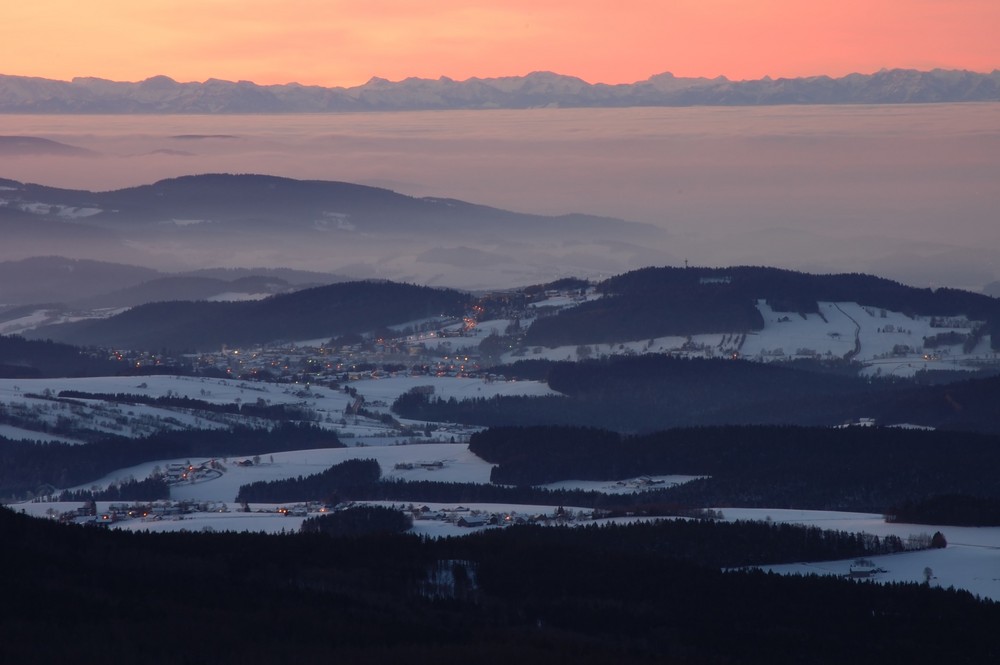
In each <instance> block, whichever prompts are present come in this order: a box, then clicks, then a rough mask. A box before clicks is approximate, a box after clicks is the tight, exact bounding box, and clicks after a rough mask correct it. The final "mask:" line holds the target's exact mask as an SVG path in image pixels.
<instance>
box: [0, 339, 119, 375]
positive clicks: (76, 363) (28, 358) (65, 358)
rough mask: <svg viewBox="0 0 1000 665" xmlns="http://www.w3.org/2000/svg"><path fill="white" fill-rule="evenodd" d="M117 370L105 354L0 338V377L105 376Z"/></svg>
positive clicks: (62, 345)
mask: <svg viewBox="0 0 1000 665" xmlns="http://www.w3.org/2000/svg"><path fill="white" fill-rule="evenodd" d="M119 369H120V365H119V364H118V363H114V362H112V361H110V360H108V358H107V354H101V353H99V352H97V351H93V350H86V349H81V348H78V347H75V346H70V345H68V344H57V343H55V342H53V341H51V340H46V341H29V340H26V339H25V338H23V337H20V336H18V335H0V377H2V378H10V379H36V378H44V377H57V376H74V377H75V376H107V375H109V374H110V375H113V374H115V373H116V372H117V371H118V370H119Z"/></svg>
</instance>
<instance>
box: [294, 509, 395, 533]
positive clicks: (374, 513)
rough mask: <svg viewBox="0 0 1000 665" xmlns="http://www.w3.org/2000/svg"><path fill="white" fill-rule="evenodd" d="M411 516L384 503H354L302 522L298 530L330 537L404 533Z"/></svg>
mask: <svg viewBox="0 0 1000 665" xmlns="http://www.w3.org/2000/svg"><path fill="white" fill-rule="evenodd" d="M411 526H413V519H412V518H411V517H410V516H409V515H406V514H404V513H403V512H401V511H399V510H393V509H392V508H386V507H384V506H355V507H352V508H347V509H345V510H338V511H337V512H334V513H330V514H328V515H320V516H319V517H310V518H308V519H307V520H305V521H304V522H302V528H301V530H302V533H324V534H327V535H329V536H334V537H343V536H348V537H356V536H372V535H391V534H395V533H405V532H406V531H408V530H409V529H410V527H411Z"/></svg>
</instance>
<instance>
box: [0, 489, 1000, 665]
mask: <svg viewBox="0 0 1000 665" xmlns="http://www.w3.org/2000/svg"><path fill="white" fill-rule="evenodd" d="M678 529H679V530H678ZM787 529H788V536H787V537H786V536H785V535H783V533H782V530H781V529H776V528H775V527H768V526H766V525H725V524H710V523H708V524H701V523H696V524H693V525H692V524H685V523H664V524H663V525H646V526H642V527H615V528H609V529H606V530H602V529H569V528H539V527H525V528H517V527H511V528H508V529H502V530H493V531H490V532H485V533H481V534H477V535H474V536H470V537H465V538H461V539H444V540H438V541H429V540H421V539H419V538H416V537H413V536H406V535H393V536H370V537H351V538H334V537H330V536H329V535H326V534H315V533H312V534H299V535H286V536H266V535H261V534H234V533H226V534H203V533H198V534H195V533H174V534H148V533H130V532H122V531H107V530H104V529H100V528H84V527H72V526H65V525H60V524H56V523H54V522H49V521H44V520H37V519H32V518H27V517H24V516H22V515H16V514H14V513H13V512H11V511H9V510H6V509H3V510H0V539H2V542H4V543H5V546H4V547H3V548H0V566H2V569H3V570H4V571H7V575H6V576H5V581H4V587H3V588H4V602H3V603H0V661H2V662H5V663H56V662H69V663H74V664H77V665H89V664H90V663H100V664H101V665H107V664H109V663H148V664H151V665H159V664H166V663H178V662H191V663H201V662H205V663H213V664H217V665H229V664H237V663H238V664H240V665H256V664H262V663H275V662H297V663H330V662H350V663H361V664H367V665H380V664H383V663H386V664H389V663H391V664H392V665H398V663H400V662H406V663H418V664H427V665H429V664H431V663H434V664H435V665H448V664H452V663H454V664H456V665H457V664H458V663H469V662H475V663H482V664H484V665H490V664H493V663H511V662H517V663H522V664H524V665H534V664H536V663H537V664H542V663H544V664H546V665H549V664H551V663H552V662H556V661H560V662H574V663H581V664H583V665H589V664H591V663H611V662H613V663H654V662H656V663H662V662H669V663H737V662H738V663H751V664H755V663H762V664H763V663H766V664H767V665H776V664H784V663H803V662H807V663H821V664H825V663H830V664H833V663H844V662H851V663H859V664H864V665H866V664H868V663H872V664H878V665H884V664H885V663H888V662H913V663H918V662H949V663H977V664H978V663H988V662H995V661H996V660H997V657H998V656H1000V650H998V649H1000V647H998V645H997V641H996V639H995V630H994V629H995V627H996V626H997V625H998V624H1000V606H998V605H996V604H995V603H991V602H984V601H979V600H977V599H975V598H974V597H973V596H972V595H971V594H968V593H965V592H957V591H953V590H952V591H949V590H944V589H940V588H929V587H926V586H923V585H916V584H906V585H901V584H889V585H885V586H882V585H876V584H871V583H856V582H851V581H846V580H840V579H835V578H826V577H781V576H776V575H768V574H763V573H760V572H720V570H719V568H718V567H716V566H717V564H716V563H714V562H712V563H709V562H707V561H704V562H703V561H702V560H701V556H702V555H701V553H702V552H707V553H716V552H719V551H720V550H722V551H727V552H728V556H729V560H730V561H738V560H740V559H741V555H742V560H744V561H746V560H752V559H754V558H757V557H756V555H755V554H754V552H756V551H759V550H760V549H761V547H760V543H762V542H764V543H767V542H777V541H788V542H791V541H798V542H800V543H803V545H797V546H796V547H798V548H799V549H800V550H801V551H803V552H809V554H808V556H812V555H813V553H814V552H813V551H812V549H811V547H813V546H816V547H820V548H824V549H825V548H827V547H832V548H833V549H834V550H837V549H838V548H840V547H841V546H845V547H846V549H852V550H853V551H857V550H856V547H855V545H848V543H847V542H846V541H843V540H842V539H841V538H840V537H839V536H836V535H834V536H823V537H819V536H816V535H814V532H813V531H802V530H800V529H798V528H796V527H787ZM743 534H745V535H743ZM702 538H703V539H704V542H703V543H700V544H699V543H698V541H699V539H702ZM715 541H719V542H724V543H725V545H724V546H722V547H720V546H719V544H718V542H715ZM810 543H812V545H810ZM678 546H681V547H687V551H684V552H681V553H680V554H675V552H674V550H675V549H676V548H677V547H678ZM803 547H804V549H803ZM769 549H771V546H770V545H765V546H764V547H763V550H765V551H766V550H769ZM775 549H777V548H775Z"/></svg>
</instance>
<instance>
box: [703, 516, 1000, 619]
mask: <svg viewBox="0 0 1000 665" xmlns="http://www.w3.org/2000/svg"><path fill="white" fill-rule="evenodd" d="M720 510H721V511H722V514H723V516H724V517H725V519H727V520H766V519H768V518H769V519H771V520H773V521H775V522H787V523H790V524H804V525H810V526H818V527H820V528H822V529H832V530H835V531H848V532H851V533H870V534H873V535H876V536H879V537H880V538H881V537H884V536H887V535H890V534H891V535H895V536H899V537H900V538H902V539H903V540H906V539H907V538H908V537H909V536H911V535H917V536H919V535H921V534H928V535H930V534H933V533H934V532H935V531H940V532H941V533H942V534H943V535H944V537H945V539H946V540H947V541H948V546H947V547H946V548H944V549H938V550H923V551H919V552H904V553H902V554H890V555H884V556H875V557H869V558H870V559H871V561H872V562H874V563H875V565H876V566H877V567H879V568H882V569H884V570H885V571H886V572H884V573H878V574H877V575H875V577H874V578H872V579H874V580H875V581H877V582H883V583H886V582H919V583H922V582H924V579H925V577H924V569H925V568H930V569H931V571H932V574H933V577H932V578H931V581H930V582H931V584H932V585H935V586H941V587H945V588H947V587H952V586H953V587H955V588H956V589H965V590H967V591H970V592H972V593H974V594H977V595H979V596H982V597H983V598H990V599H992V600H998V601H1000V527H978V528H977V527H956V526H933V525H927V524H891V523H887V522H886V521H885V520H884V519H882V516H881V515H871V514H867V513H838V512H827V511H819V510H771V509H765V508H721V509H720ZM852 563H853V560H844V561H823V562H819V563H807V562H803V563H795V564H786V565H780V566H766V567H765V569H766V570H771V571H774V572H777V573H782V574H795V575H810V574H814V575H846V574H847V573H848V572H849V571H850V568H851V564H852Z"/></svg>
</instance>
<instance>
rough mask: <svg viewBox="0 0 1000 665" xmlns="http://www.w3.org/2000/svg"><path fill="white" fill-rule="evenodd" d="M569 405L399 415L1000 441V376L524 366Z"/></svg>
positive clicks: (613, 364) (547, 402)
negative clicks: (976, 436)
mask: <svg viewBox="0 0 1000 665" xmlns="http://www.w3.org/2000/svg"><path fill="white" fill-rule="evenodd" d="M511 369H512V370H513V371H514V372H515V373H516V374H515V375H519V376H526V377H527V376H533V377H535V378H544V379H545V380H546V381H547V382H548V384H549V386H550V387H551V388H553V389H554V390H557V391H559V392H561V393H563V395H564V396H545V397H525V396H497V397H492V398H476V399H470V400H462V401H458V400H455V399H454V398H451V399H448V400H444V399H442V398H438V397H434V396H431V395H424V394H419V393H407V394H404V395H401V396H400V397H399V398H398V399H397V400H396V401H395V402H394V403H393V407H392V408H393V411H395V412H396V413H397V414H399V415H400V416H402V417H405V418H413V419H417V420H431V421H439V422H440V421H445V422H460V423H466V424H470V425H481V426H488V427H489V426H500V425H522V426H527V425H571V424H572V425H586V426H591V427H603V428H607V429H613V430H617V431H622V432H644V431H653V430H659V429H666V428H672V427H688V426H712V425H730V424H748V425H808V426H814V425H827V426H829V425H837V424H841V423H843V422H846V421H856V420H858V419H859V418H876V419H877V420H878V421H879V422H884V423H887V424H893V423H911V424H919V425H926V426H930V427H937V428H947V429H955V430H970V431H982V432H994V433H1000V409H997V408H996V404H997V403H998V401H1000V377H996V376H993V377H988V378H966V379H964V380H962V381H956V382H954V383H949V384H943V385H919V384H914V383H913V382H906V381H897V382H893V381H889V380H879V381H870V380H868V379H864V378H861V377H857V376H850V375H848V374H842V373H840V372H839V371H837V370H836V369H835V368H830V369H829V371H827V370H825V369H822V368H817V367H816V366H815V365H810V366H808V368H804V367H802V366H801V365H796V366H779V365H774V364H764V363H754V362H746V361H734V360H722V359H698V358H695V359H685V358H674V357H671V356H668V355H659V354H650V355H643V356H634V357H629V356H611V357H608V358H604V359H599V360H597V359H595V360H587V361H583V362H543V363H537V364H532V363H524V364H515V365H513V366H511Z"/></svg>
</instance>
